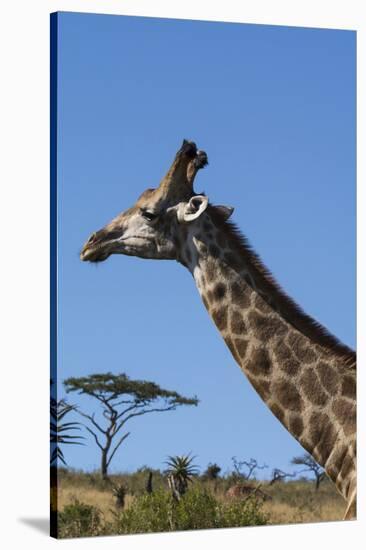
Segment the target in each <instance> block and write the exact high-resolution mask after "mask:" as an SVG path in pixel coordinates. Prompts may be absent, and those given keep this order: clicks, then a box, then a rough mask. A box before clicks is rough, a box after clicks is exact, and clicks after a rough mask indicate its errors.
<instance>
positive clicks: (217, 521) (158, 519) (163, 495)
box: [116, 488, 267, 534]
mask: <svg viewBox="0 0 366 550" xmlns="http://www.w3.org/2000/svg"><path fill="white" fill-rule="evenodd" d="M261 507H262V504H260V503H259V502H258V501H257V500H256V499H255V498H250V499H248V500H246V501H237V502H233V503H230V504H226V503H221V502H219V501H217V500H216V499H215V498H214V496H213V495H212V494H210V493H209V492H208V491H205V490H202V489H199V488H194V489H192V490H191V491H188V492H187V493H186V494H185V495H184V496H183V497H182V498H181V499H180V500H179V502H177V501H176V500H174V499H173V497H172V495H170V494H169V493H168V492H164V491H158V492H156V493H153V494H151V495H144V496H141V497H138V498H136V499H135V501H134V502H133V503H132V505H131V506H130V507H129V508H128V509H127V510H125V511H123V512H122V513H121V514H120V515H119V516H118V519H117V522H116V532H117V533H119V534H132V533H157V532H164V531H183V530H190V529H214V528H217V527H243V526H247V525H265V524H266V523H267V518H266V516H265V515H264V514H263V513H262V511H261Z"/></svg>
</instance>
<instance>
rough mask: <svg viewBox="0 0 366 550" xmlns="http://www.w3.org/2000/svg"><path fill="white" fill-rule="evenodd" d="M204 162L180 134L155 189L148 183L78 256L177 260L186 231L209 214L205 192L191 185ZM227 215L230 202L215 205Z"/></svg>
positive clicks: (191, 231) (190, 231) (204, 157)
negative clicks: (177, 143)
mask: <svg viewBox="0 0 366 550" xmlns="http://www.w3.org/2000/svg"><path fill="white" fill-rule="evenodd" d="M206 164H207V155H206V153H205V152H204V151H199V150H197V147H196V145H195V143H193V142H189V141H186V140H184V141H183V144H182V147H181V148H180V149H179V151H178V152H177V154H176V155H175V158H174V161H173V163H172V165H171V167H170V169H169V170H168V172H167V174H166V176H165V177H164V178H163V179H162V181H161V182H160V185H159V187H157V188H156V189H147V190H146V191H144V192H143V193H142V195H141V196H140V197H139V199H138V200H137V202H136V203H135V205H134V206H133V207H132V208H129V209H128V210H125V211H124V212H122V213H121V214H119V215H118V216H117V217H115V218H114V219H113V220H112V221H111V222H109V223H108V224H107V225H106V226H105V227H103V228H102V229H100V230H99V231H96V232H95V233H93V234H92V235H91V236H90V237H89V239H88V241H87V242H86V243H85V245H84V247H83V249H82V251H81V254H80V258H81V260H83V261H90V262H100V261H104V260H106V259H107V258H108V257H109V256H110V255H111V254H125V255H128V256H138V257H140V258H151V259H156V260H179V261H181V259H182V256H181V248H182V246H184V245H185V243H186V240H187V236H188V234H191V235H193V234H194V232H195V229H196V230H197V229H198V227H199V226H200V225H201V223H202V221H203V219H204V218H205V216H208V215H209V214H208V210H209V209H208V206H209V202H208V198H207V197H206V196H205V195H197V194H195V192H194V191H193V182H194V178H195V176H196V174H197V172H198V170H199V169H200V168H203V167H204V166H206ZM216 208H220V209H221V214H223V215H225V213H226V215H227V217H229V216H230V215H231V213H232V210H233V209H232V208H228V207H216Z"/></svg>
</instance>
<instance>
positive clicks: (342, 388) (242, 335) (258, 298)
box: [182, 222, 355, 498]
mask: <svg viewBox="0 0 366 550" xmlns="http://www.w3.org/2000/svg"><path fill="white" fill-rule="evenodd" d="M182 262H183V263H184V264H185V265H186V266H187V267H188V268H189V269H190V271H191V273H192V275H193V277H194V279H195V282H196V285H197V287H198V290H199V292H200V295H201V298H202V300H203V303H204V305H205V307H206V308H207V310H208V312H209V314H210V316H211V317H212V319H213V321H214V323H215V324H216V326H217V328H218V330H219V331H220V333H221V335H222V337H223V338H224V340H225V342H226V344H227V346H228V347H229V349H230V351H231V353H232V355H233V357H234V359H235V360H236V362H237V363H238V364H239V366H240V368H241V370H242V371H243V372H244V374H245V375H246V376H247V378H248V379H249V381H250V383H251V384H252V385H253V387H254V389H255V390H256V391H257V393H258V394H259V395H260V397H261V398H262V399H263V401H265V403H266V404H267V405H268V407H269V408H270V410H271V411H272V413H273V414H274V415H275V416H276V417H277V418H278V419H279V420H280V422H281V423H282V424H283V425H284V426H285V428H286V429H287V430H288V431H289V432H290V433H291V434H292V435H293V436H294V437H295V438H296V439H297V440H298V441H299V442H300V444H301V445H302V446H303V447H304V448H305V449H306V450H307V451H308V452H309V453H310V454H311V455H312V456H313V457H314V459H315V460H316V461H317V462H318V463H319V464H321V465H322V466H323V467H324V468H325V470H326V472H327V474H328V475H329V477H330V478H331V479H332V480H333V481H334V482H335V483H336V485H337V487H338V489H339V490H340V492H341V493H342V494H343V496H344V497H345V498H347V497H348V496H349V492H350V491H352V490H354V484H355V475H354V470H355V443H354V442H355V395H354V392H355V376H354V371H353V370H351V369H347V368H346V367H344V365H342V361H341V359H340V358H339V357H337V355H335V354H333V353H332V352H331V350H329V349H327V348H326V347H322V346H321V345H319V344H318V343H315V342H313V341H312V340H311V339H310V338H309V337H308V336H306V335H304V334H303V333H302V332H301V331H300V330H298V329H297V328H295V327H294V326H293V325H292V324H291V323H289V322H288V320H286V319H285V318H284V317H283V316H282V315H281V314H280V312H279V311H278V308H275V307H274V306H273V305H271V301H272V300H271V296H270V295H267V296H266V295H264V294H263V293H262V292H260V291H259V290H258V289H257V288H256V285H255V282H254V277H253V271H252V269H251V266H250V265H246V263H245V261H244V262H243V261H242V259H241V258H238V254H237V250H236V249H235V248H234V249H232V248H231V247H230V243H229V242H228V241H227V239H226V236H225V234H222V232H221V231H220V229H217V228H216V227H215V226H214V225H209V224H208V222H206V226H205V229H204V230H203V231H200V232H195V234H192V235H189V236H188V238H187V240H186V246H185V248H184V250H183V252H182Z"/></svg>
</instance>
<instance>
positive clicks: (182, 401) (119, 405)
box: [64, 372, 198, 478]
mask: <svg viewBox="0 0 366 550" xmlns="http://www.w3.org/2000/svg"><path fill="white" fill-rule="evenodd" d="M64 386H65V389H66V392H67V393H70V392H77V393H79V394H84V395H88V396H89V397H93V398H94V399H97V400H98V401H99V403H100V405H101V407H102V410H103V413H102V414H103V421H101V420H97V419H96V415H95V413H93V414H87V413H85V412H83V411H81V410H80V408H79V407H78V408H77V412H78V413H79V414H80V415H81V416H83V417H84V418H86V419H87V420H88V424H84V426H85V428H86V429H87V430H88V432H89V433H90V434H91V435H92V436H93V437H94V440H95V443H96V444H97V446H98V447H99V449H100V451H101V455H102V456H101V474H102V477H103V478H106V477H107V476H108V468H109V466H110V464H111V461H112V459H113V457H114V455H115V454H116V452H117V450H118V448H119V447H120V446H121V445H122V443H123V441H124V440H125V439H126V438H127V437H128V436H129V435H130V432H126V433H123V434H122V429H123V428H124V426H125V424H126V423H127V422H128V421H129V420H131V418H135V417H136V416H142V415H145V414H148V413H152V412H163V411H174V410H175V409H176V408H177V407H179V406H180V405H197V404H198V399H197V398H196V397H191V398H189V397H183V396H182V395H180V394H179V393H177V392H176V391H171V390H165V389H163V388H161V387H160V386H158V384H155V382H149V381H147V380H131V379H130V378H129V377H128V376H127V375H126V374H124V373H122V374H112V373H111V372H107V373H105V374H91V375H89V376H84V377H80V378H67V379H66V380H65V381H64Z"/></svg>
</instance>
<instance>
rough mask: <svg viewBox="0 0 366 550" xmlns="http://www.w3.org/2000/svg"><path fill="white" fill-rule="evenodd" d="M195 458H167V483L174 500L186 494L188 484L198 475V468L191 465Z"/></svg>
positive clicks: (185, 456) (183, 456) (186, 456)
mask: <svg viewBox="0 0 366 550" xmlns="http://www.w3.org/2000/svg"><path fill="white" fill-rule="evenodd" d="M194 458H195V457H190V456H189V455H181V456H169V457H168V460H166V462H165V464H167V465H168V467H169V468H168V470H167V473H168V483H169V486H170V489H171V491H172V494H173V497H174V498H175V499H176V500H180V498H181V497H182V496H183V495H184V494H185V493H186V491H187V489H188V483H189V482H190V481H192V477H193V476H194V475H196V474H198V468H197V466H195V465H194V464H192V462H193V460H194Z"/></svg>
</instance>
